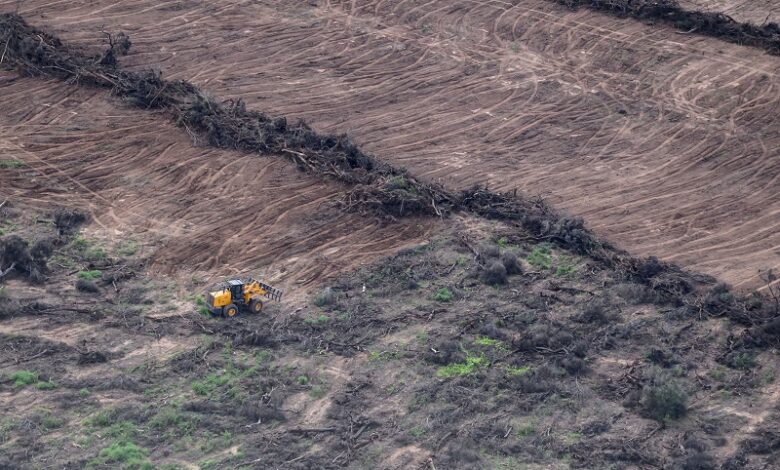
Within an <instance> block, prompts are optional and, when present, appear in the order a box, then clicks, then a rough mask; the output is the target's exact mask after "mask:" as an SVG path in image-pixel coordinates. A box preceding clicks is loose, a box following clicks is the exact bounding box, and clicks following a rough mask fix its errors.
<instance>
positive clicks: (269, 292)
mask: <svg viewBox="0 0 780 470" xmlns="http://www.w3.org/2000/svg"><path fill="white" fill-rule="evenodd" d="M259 284H260V287H262V288H263V290H265V296H266V297H267V298H269V299H271V300H275V301H277V302H281V301H282V291H280V290H279V289H276V288H274V287H271V286H269V285H268V284H264V283H262V282H259Z"/></svg>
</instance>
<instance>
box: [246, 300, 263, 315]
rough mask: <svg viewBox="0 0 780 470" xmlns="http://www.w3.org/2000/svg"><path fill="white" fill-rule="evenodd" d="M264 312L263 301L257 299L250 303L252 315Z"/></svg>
mask: <svg viewBox="0 0 780 470" xmlns="http://www.w3.org/2000/svg"><path fill="white" fill-rule="evenodd" d="M261 310H263V301H262V300H260V299H258V298H257V297H255V298H253V299H252V300H250V301H249V311H250V312H252V313H260V311H261Z"/></svg>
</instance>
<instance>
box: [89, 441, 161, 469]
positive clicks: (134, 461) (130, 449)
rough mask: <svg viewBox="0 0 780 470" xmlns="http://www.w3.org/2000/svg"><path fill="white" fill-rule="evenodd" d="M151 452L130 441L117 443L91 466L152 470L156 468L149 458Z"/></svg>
mask: <svg viewBox="0 0 780 470" xmlns="http://www.w3.org/2000/svg"><path fill="white" fill-rule="evenodd" d="M148 455H149V451H148V450H146V449H144V448H142V447H138V446H137V445H136V444H134V443H132V442H129V441H115V442H113V443H112V444H111V445H109V446H108V447H105V448H104V449H103V450H101V451H100V453H99V454H98V457H97V458H95V459H92V460H91V461H90V464H91V465H92V466H95V465H105V464H119V466H120V468H122V469H124V470H152V469H153V468H154V466H153V465H152V463H151V462H150V461H149V458H148Z"/></svg>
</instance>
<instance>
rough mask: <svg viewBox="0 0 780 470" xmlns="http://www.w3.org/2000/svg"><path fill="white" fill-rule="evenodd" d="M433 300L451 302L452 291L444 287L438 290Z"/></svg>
mask: <svg viewBox="0 0 780 470" xmlns="http://www.w3.org/2000/svg"><path fill="white" fill-rule="evenodd" d="M433 300H435V301H436V302H451V301H452V291H450V290H449V289H447V288H446V287H442V288H441V289H439V290H437V291H436V293H435V294H433Z"/></svg>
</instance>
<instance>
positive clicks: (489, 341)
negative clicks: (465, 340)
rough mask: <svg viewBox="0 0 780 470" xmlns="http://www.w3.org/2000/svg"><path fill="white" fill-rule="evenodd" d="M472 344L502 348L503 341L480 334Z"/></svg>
mask: <svg viewBox="0 0 780 470" xmlns="http://www.w3.org/2000/svg"><path fill="white" fill-rule="evenodd" d="M474 344H476V345H477V346H486V347H493V348H498V349H503V347H504V342H503V341H501V340H498V339H493V338H488V337H487V336H480V337H479V338H477V339H475V340H474Z"/></svg>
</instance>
